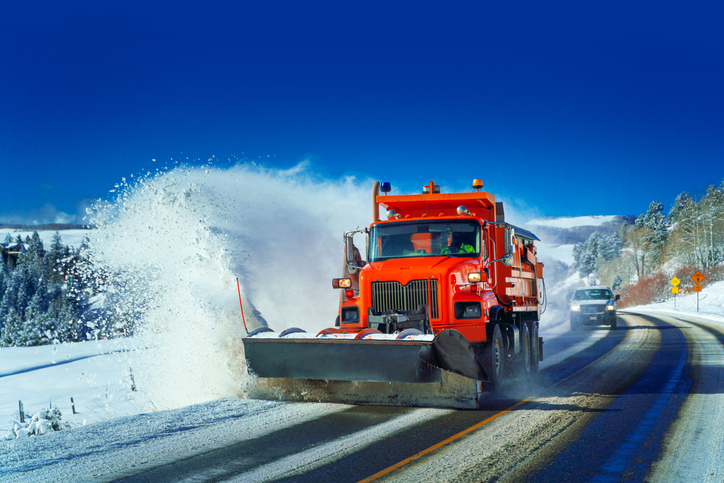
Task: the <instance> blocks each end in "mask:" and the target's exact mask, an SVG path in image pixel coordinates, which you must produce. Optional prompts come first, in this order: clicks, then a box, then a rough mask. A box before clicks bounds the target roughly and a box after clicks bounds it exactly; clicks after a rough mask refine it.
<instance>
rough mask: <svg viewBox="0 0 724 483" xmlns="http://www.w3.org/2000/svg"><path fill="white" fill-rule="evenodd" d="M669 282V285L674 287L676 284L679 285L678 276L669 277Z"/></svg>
mask: <svg viewBox="0 0 724 483" xmlns="http://www.w3.org/2000/svg"><path fill="white" fill-rule="evenodd" d="M669 283H670V284H671V285H673V286H674V287H676V286H677V285H679V284H680V283H681V282H679V279H678V278H676V277H674V278H672V279H671V281H670V282H669ZM674 293H676V292H674Z"/></svg>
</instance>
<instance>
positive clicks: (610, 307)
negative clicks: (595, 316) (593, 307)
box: [606, 305, 616, 310]
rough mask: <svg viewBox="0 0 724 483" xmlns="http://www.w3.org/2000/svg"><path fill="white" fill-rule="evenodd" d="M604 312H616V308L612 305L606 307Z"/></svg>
mask: <svg viewBox="0 0 724 483" xmlns="http://www.w3.org/2000/svg"><path fill="white" fill-rule="evenodd" d="M606 310H616V307H614V306H613V305H606Z"/></svg>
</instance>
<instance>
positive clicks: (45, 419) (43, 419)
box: [5, 407, 70, 440]
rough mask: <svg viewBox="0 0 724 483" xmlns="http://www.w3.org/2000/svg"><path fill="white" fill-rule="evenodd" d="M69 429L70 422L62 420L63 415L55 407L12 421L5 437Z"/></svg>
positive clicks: (36, 434) (13, 437)
mask: <svg viewBox="0 0 724 483" xmlns="http://www.w3.org/2000/svg"><path fill="white" fill-rule="evenodd" d="M63 429H70V424H68V423H67V422H65V421H63V415H62V413H61V412H60V409H58V408H57V407H54V408H50V409H45V408H43V410H42V411H39V412H37V413H35V415H33V416H32V417H31V418H30V419H29V420H27V421H24V422H21V421H13V427H12V428H10V431H8V434H7V436H5V439H7V440H10V439H15V438H27V437H29V436H41V435H43V434H46V433H49V432H50V431H61V430H63Z"/></svg>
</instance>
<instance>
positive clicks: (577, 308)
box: [571, 305, 581, 312]
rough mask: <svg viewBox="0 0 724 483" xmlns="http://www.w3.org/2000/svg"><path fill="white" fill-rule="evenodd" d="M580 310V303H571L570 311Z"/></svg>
mask: <svg viewBox="0 0 724 483" xmlns="http://www.w3.org/2000/svg"><path fill="white" fill-rule="evenodd" d="M580 310H581V306H580V305H571V311H573V312H579V311H580Z"/></svg>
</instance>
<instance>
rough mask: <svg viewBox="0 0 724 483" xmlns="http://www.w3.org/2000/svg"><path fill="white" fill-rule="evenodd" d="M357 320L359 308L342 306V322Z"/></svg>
mask: <svg viewBox="0 0 724 483" xmlns="http://www.w3.org/2000/svg"><path fill="white" fill-rule="evenodd" d="M358 322H359V310H357V307H342V323H343V324H356V323H358Z"/></svg>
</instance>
